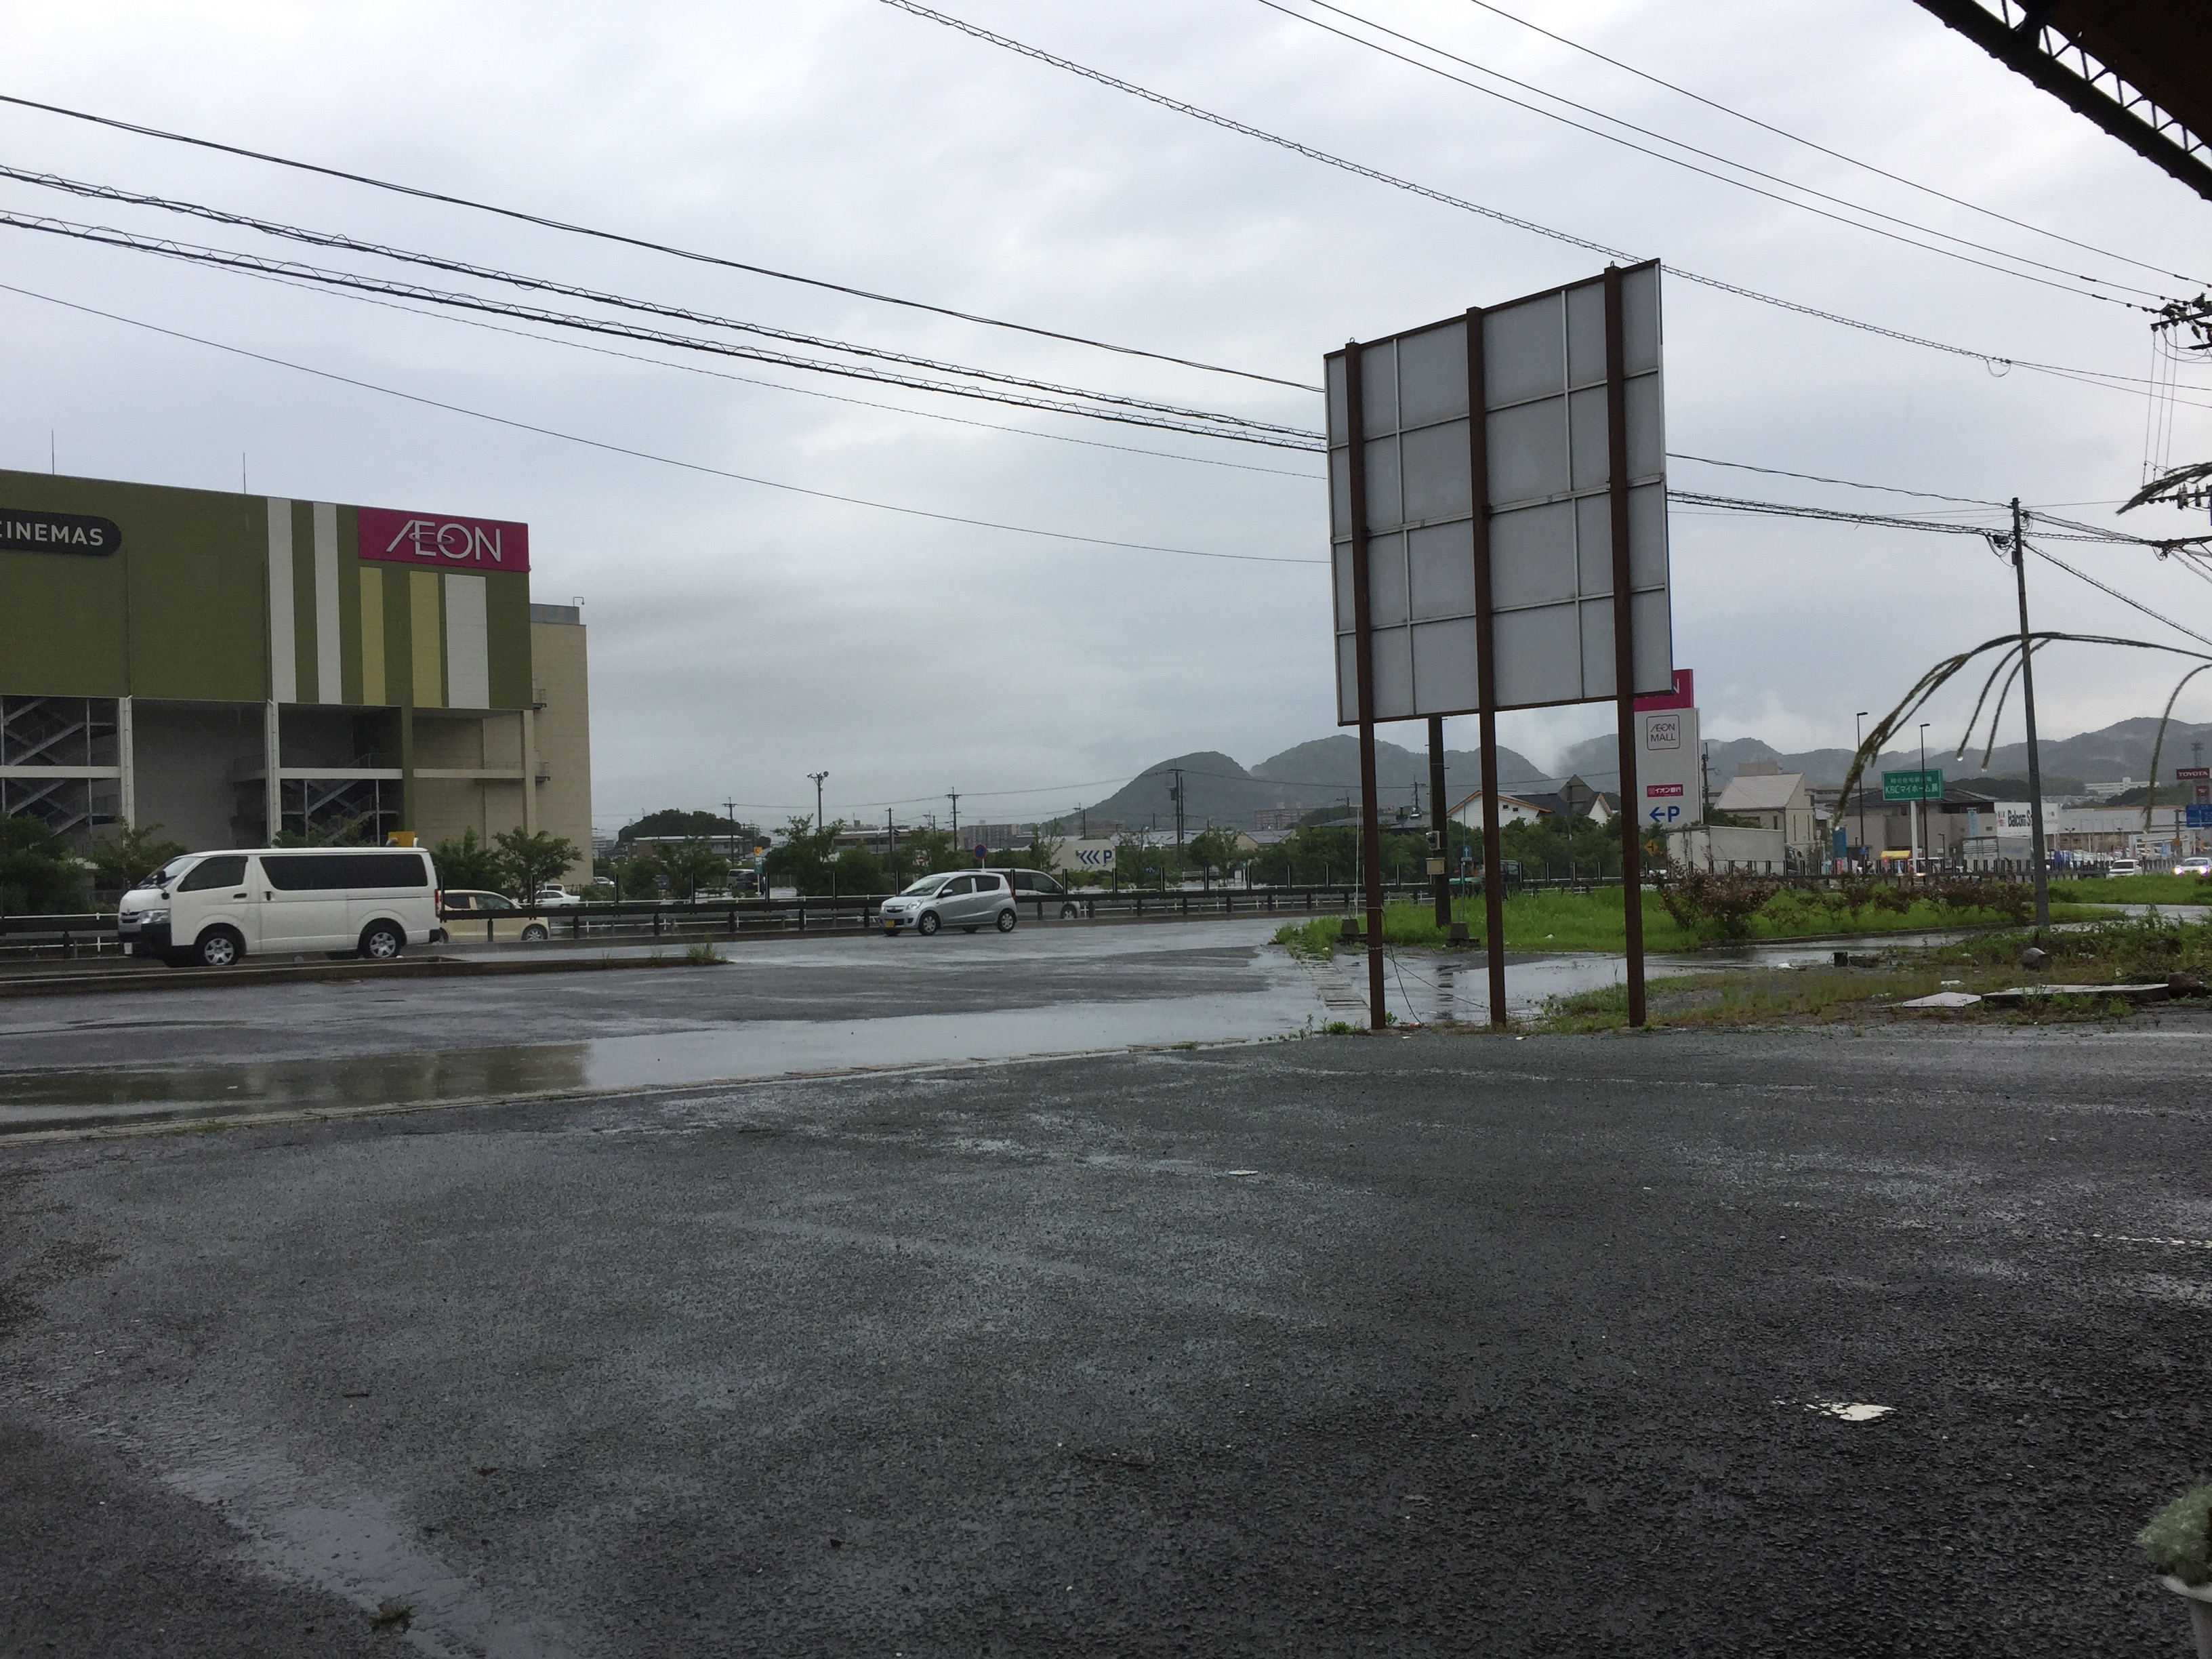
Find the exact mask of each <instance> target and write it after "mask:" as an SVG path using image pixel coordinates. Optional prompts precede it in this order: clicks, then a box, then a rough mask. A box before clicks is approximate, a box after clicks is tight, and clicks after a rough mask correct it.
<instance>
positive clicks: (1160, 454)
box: [237, 271, 1327, 483]
mask: <svg viewBox="0 0 2212 1659" xmlns="http://www.w3.org/2000/svg"><path fill="white" fill-rule="evenodd" d="M237 274H239V275H240V276H256V277H258V280H260V281H262V282H266V283H276V284H277V285H278V286H279V287H283V288H290V289H298V290H299V291H300V292H301V293H303V294H313V295H319V296H321V297H323V298H325V299H329V298H337V299H342V300H349V301H354V302H355V303H356V304H358V305H365V306H374V307H377V308H378V309H379V310H380V311H397V312H401V313H404V314H405V315H407V316H410V317H423V318H428V319H430V320H432V321H434V322H441V323H456V324H459V325H460V326H462V327H464V328H475V329H482V330H483V331H485V332H486V333H489V334H504V335H506V336H507V337H509V338H511V339H516V340H528V341H531V342H532V343H535V344H538V345H550V346H562V347H564V348H566V349H568V350H571V351H588V352H590V353H592V355H593V356H600V357H617V358H620V359H621V360H622V361H623V362H631V363H643V364H645V365H646V366H647V367H648V368H668V369H675V370H678V371H680V372H682V373H684V374H698V375H703V376H705V377H706V378H707V379H708V380H726V381H728V382H730V383H731V384H732V385H733V386H763V387H765V388H767V389H768V390H769V391H771V392H792V393H793V394H795V395H797V396H799V397H801V398H822V399H823V400H824V401H826V402H829V403H833V404H849V405H851V406H852V407H854V408H855V409H875V410H883V411H884V413H885V414H889V415H911V416H915V418H917V419H919V420H925V421H942V422H947V423H949V424H951V425H953V426H969V427H974V428H976V429H977V430H978V431H981V432H1004V433H1007V434H1009V435H1012V436H1014V437H1017V438H1042V439H1046V440H1048V441H1051V442H1053V443H1060V444H1078V445H1080V446H1081V447H1084V448H1085V449H1109V450H1112V451H1114V452H1115V453H1117V454H1122V455H1149V456H1151V457H1152V458H1153V459H1157V460H1163V461H1188V462H1190V463H1192V464H1193V465H1198V466H1221V467H1227V468H1229V469H1230V470H1231V471H1237V472H1262V473H1265V474H1267V476H1268V477H1275V478H1303V479H1304V480H1306V481H1307V482H1308V483H1324V482H1326V478H1327V475H1326V474H1323V473H1320V472H1294V471H1290V470H1289V469H1288V468H1285V467H1279V466H1255V465H1252V464H1251V463H1250V462H1249V461H1231V460H1225V459H1223V458H1222V457H1220V456H1218V455H1187V454H1184V453H1181V452H1180V451H1177V450H1172V449H1145V448H1142V447H1139V446H1137V445H1135V444H1109V443H1107V442H1105V441H1103V440H1102V439H1097V438H1079V437H1077V436H1075V435H1073V433H1068V432H1046V431H1042V430H1041V429H1039V428H1036V427H1030V426H1001V425H1000V424H999V423H998V422H995V421H978V420H973V419H970V418H969V417H968V416H964V415H950V414H947V413H946V412H945V410H941V409H908V408H906V407H905V406H904V405H902V404H879V403H876V402H874V401H872V399H870V398H848V397H846V396H844V395H843V394H842V393H839V392H824V391H823V390H822V388H821V387H819V386H789V385H787V384H786V383H785V382H783V381H781V380H761V379H759V378H757V376H755V375H750V374H731V373H729V372H728V371H727V370H726V369H719V368H708V367H707V366H706V365H705V364H704V363H687V362H672V361H671V360H670V359H668V358H665V357H648V356H645V355H644V354H643V353H642V352H636V351H617V350H616V349H614V348H613V347H612V346H603V345H594V344H592V342H590V341H589V340H572V339H569V338H568V337H567V336H565V335H558V334H533V333H532V332H531V331H529V330H528V329H525V328H504V327H502V326H501V325H499V324H497V323H493V322H487V321H486V320H485V319H483V318H481V317H470V316H463V315H459V314H457V313H453V312H450V311H426V310H423V309H422V308H421V307H417V306H410V305H401V304H399V303H398V301H392V300H380V299H378V298H376V296H375V295H370V294H359V293H356V292H354V291H352V290H350V289H329V288H320V287H316V286H314V285H313V284H310V283H300V282H295V281H293V280H292V279H291V278H290V277H288V276H270V275H268V274H266V273H262V272H254V271H241V272H239V273H237Z"/></svg>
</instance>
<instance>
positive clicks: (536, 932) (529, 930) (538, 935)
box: [522, 921, 553, 945]
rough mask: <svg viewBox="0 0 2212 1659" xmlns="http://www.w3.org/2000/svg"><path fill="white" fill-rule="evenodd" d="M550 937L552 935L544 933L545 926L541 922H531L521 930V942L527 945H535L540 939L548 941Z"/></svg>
mask: <svg viewBox="0 0 2212 1659" xmlns="http://www.w3.org/2000/svg"><path fill="white" fill-rule="evenodd" d="M552 937H553V935H552V934H550V933H547V932H546V931H545V925H544V923H543V922H537V921H533V922H532V923H531V924H530V925H529V926H528V927H526V928H524V929H523V930H522V938H523V940H524V942H525V943H526V944H529V945H535V944H537V943H538V941H539V940H541V939H551V938H552Z"/></svg>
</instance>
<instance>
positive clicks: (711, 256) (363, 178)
mask: <svg viewBox="0 0 2212 1659" xmlns="http://www.w3.org/2000/svg"><path fill="white" fill-rule="evenodd" d="M0 104H14V105H16V106H19V107H21V108H23V109H35V110H40V111H42V112H45V113H46V114H48V115H59V116H64V117H66V118H68V119H70V120H72V121H88V122H90V123H92V124H93V125H95V126H103V127H112V128H114V129H115V130H116V131H118V132H131V133H136V134H137V135H138V136H139V137H143V138H159V139H161V140H162V141H163V142H164V143H173V144H190V145H191V146H193V147H194V148H196V149H209V150H216V151H218V152H220V153H222V154H223V155H236V156H241V157H243V158H245V159H246V160H247V161H266V162H268V163H269V164H270V166H272V167H290V168H292V169H293V170H295V172H300V173H319V174H320V175H321V176H323V177H324V178H326V179H344V180H345V181H346V182H347V183H349V184H355V185H367V186H368V187H369V188H370V189H372V190H382V191H391V192H392V194H394V195H396V196H411V197H415V198H416V199H417V200H419V201H425V202H440V203H443V204H446V205H447V206H448V207H462V208H468V209H470V210H473V211H475V212H477V213H490V214H495V215H497V216H499V217H501V218H502V219H513V220H515V221H517V222H520V223H523V224H530V225H537V226H539V227H541V228H544V229H547V230H557V231H562V232H564V233H566V234H569V235H572V236H589V237H592V238H593V239H595V240H599V241H603V242H616V243H619V244H621V245H622V246H625V247H635V248H642V249H644V250H645V251H646V252H650V253H665V254H668V255H669V256H671V258H678V259H689V260H691V261H692V262H694V263H695V264H707V265H719V266H720V267H722V268H723V269H725V270H742V271H744V272H747V273H748V274H749V275H751V276H770V277H774V278H775V280H776V281H778V282H783V283H800V284H803V285H804V286H805V287H808V288H818V289H827V290H829V292H831V293H834V294H847V295H852V296H853V297H854V299H859V300H872V301H876V302H877V303H878V304H881V305H889V306H902V307H905V308H907V309H908V310H910V311H924V312H927V313H931V314H932V315H933V316H938V317H950V318H952V319H956V320H957V321H960V322H963V323H976V324H980V325H982V326H983V327H986V328H1002V329H1006V330H1009V331H1012V332H1014V333H1017V334H1029V335H1034V336H1036V337H1038V338H1040V339H1047V340H1060V341H1064V342H1066V343H1067V344H1070V345H1080V346H1090V347H1091V348H1092V349H1096V350H1099V351H1111V352H1115V353H1118V354H1120V355H1121V356H1125V357H1147V358H1150V359H1151V360H1152V361H1153V362H1161V363H1173V364H1175V365H1176V367H1178V368H1195V369H1200V370H1203V371H1204V372H1206V374H1231V375H1235V376H1237V378H1238V379H1240V380H1261V381H1265V382H1266V383H1267V384H1268V385H1270V386H1289V387H1291V388H1292V389H1293V390H1295V391H1298V392H1319V391H1321V390H1322V388H1321V387H1319V386H1308V385H1306V384H1305V383H1304V381H1301V380H1283V379H1281V378H1279V377H1278V376H1276V375H1273V374H1260V373H1258V372H1257V371H1255V370H1253V369H1248V368H1225V367H1224V366H1223V365H1221V364H1219V363H1208V362H1200V361H1198V360H1197V359H1195V358H1191V357H1178V356H1173V355H1172V354H1170V353H1168V352H1164V351H1147V350H1145V349H1142V348H1140V347H1137V346H1127V345H1116V344H1115V343H1113V342H1111V341H1109V340H1095V339H1092V338H1091V337H1088V336H1086V335H1081V334H1069V333H1064V332H1062V331H1060V330H1057V329H1050V328H1040V327H1038V326H1036V325H1033V324H1030V323H1016V322H1009V321H1007V320H1006V319H1004V318H1000V317H986V316H983V315H981V313H976V312H972V311H959V310H956V309H954V308H953V307H949V306H939V305H931V304H929V303H928V302H927V301H921V300H908V299H902V298H901V297H899V296H898V295H893V294H878V293H876V292H875V291H873V290H872V289H865V288H854V287H853V286H851V285H850V284H848V283H833V282H829V281H828V280H826V279H825V278H823V277H819V276H799V275H796V274H795V273H793V272H792V271H788V270H775V269H774V268H773V267H771V266H768V265H757V264H748V263H747V262H745V261H744V260H742V259H731V258H724V257H723V256H721V255H720V254H715V253H701V252H696V250H694V249H690V248H683V247H677V246H673V245H672V244H671V243H667V242H656V241H653V240H650V239H649V238H646V237H641V236H629V235H625V234H623V233H622V232H620V231H613V230H600V229H597V228H594V227H592V226H590V225H579V224H571V223H569V222H567V221H566V220H562V219H552V218H548V217H546V216H544V215H542V214H536V213H527V212H525V211H523V210H520V209H519V208H508V207H501V206H498V205H497V204H494V203H490V202H479V201H476V200H473V199H471V197H465V196H453V195H448V194H447V193H445V192H443V191H435V190H424V189H422V188H419V187H418V186H416V185H402V184H395V183H393V182H392V180H390V179H377V178H373V177H371V176H370V175H369V174H368V173H349V172H347V171H345V170H344V169H343V168H341V167H323V166H320V165H319V164H317V163H315V162H313V161H295V160H293V159H292V158H291V157H289V156H285V155H270V153H269V152H267V151H265V150H258V149H243V148H241V147H240V146H239V145H236V144H225V143H217V142H216V140H214V139H212V138H196V137H191V135H190V134H187V133H181V132H167V131H163V130H162V129H161V128H159V127H149V126H142V125H139V124H137V122H135V121H123V120H118V119H116V118H114V117H112V116H107V115H94V114H92V113H90V112H88V111H85V110H79V109H70V108H68V107H66V106H64V105H60V104H46V103H41V102H40V101H39V100H36V99H34V98H21V97H16V96H14V95H12V94H8V93H0Z"/></svg>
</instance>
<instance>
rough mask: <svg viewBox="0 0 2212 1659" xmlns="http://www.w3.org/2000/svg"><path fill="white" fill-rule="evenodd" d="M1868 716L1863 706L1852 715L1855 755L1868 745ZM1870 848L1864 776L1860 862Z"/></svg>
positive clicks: (1861, 782) (1861, 791) (1860, 796)
mask: <svg viewBox="0 0 2212 1659" xmlns="http://www.w3.org/2000/svg"><path fill="white" fill-rule="evenodd" d="M1866 717H1867V711H1866V710H1865V709H1863V708H1862V709H1860V710H1859V712H1858V713H1857V714H1854V715H1852V716H1851V720H1852V726H1851V730H1852V731H1853V732H1855V733H1857V742H1856V743H1854V744H1852V745H1851V753H1853V754H1854V755H1856V754H1857V753H1858V751H1859V750H1862V749H1863V748H1864V747H1866ZM1887 821H1888V820H1887V819H1884V820H1883V822H1885V823H1887ZM1885 839H1887V837H1885ZM1870 850H1871V849H1870V848H1869V847H1868V846H1867V838H1866V781H1865V780H1864V779H1861V780H1860V781H1859V862H1860V863H1862V864H1863V863H1865V862H1866V856H1867V854H1868V853H1869V851H1870Z"/></svg>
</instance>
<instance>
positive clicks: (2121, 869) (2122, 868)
mask: <svg viewBox="0 0 2212 1659" xmlns="http://www.w3.org/2000/svg"><path fill="white" fill-rule="evenodd" d="M2105 873H2106V875H2111V876H2139V875H2141V874H2142V865H2140V864H2138V863H2136V861H2135V860H2133V859H2114V860H2112V862H2111V863H2110V864H2108V865H2106V866H2105Z"/></svg>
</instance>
